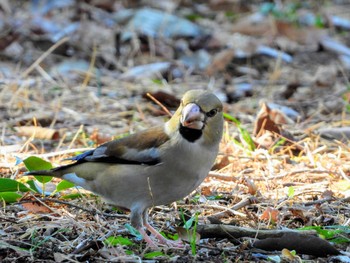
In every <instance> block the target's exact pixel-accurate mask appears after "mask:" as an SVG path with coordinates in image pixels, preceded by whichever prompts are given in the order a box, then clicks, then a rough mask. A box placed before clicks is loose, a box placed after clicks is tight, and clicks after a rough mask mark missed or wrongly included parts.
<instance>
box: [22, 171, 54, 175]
mask: <svg viewBox="0 0 350 263" xmlns="http://www.w3.org/2000/svg"><path fill="white" fill-rule="evenodd" d="M24 175H44V176H57V174H56V173H55V172H54V170H38V171H30V172H26V173H24Z"/></svg>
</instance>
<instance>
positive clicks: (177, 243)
mask: <svg viewBox="0 0 350 263" xmlns="http://www.w3.org/2000/svg"><path fill="white" fill-rule="evenodd" d="M146 227H147V229H148V230H149V231H150V232H151V233H152V234H153V235H154V237H155V238H156V239H157V241H155V240H153V239H152V238H151V237H150V236H149V235H147V233H146V231H145V230H144V229H143V228H140V229H138V230H139V232H140V234H141V235H142V236H143V238H144V240H145V241H146V242H147V244H149V245H150V247H152V248H153V249H159V247H164V246H167V247H169V248H184V247H185V246H184V244H183V243H182V242H181V240H169V239H167V238H165V237H163V236H162V235H161V234H160V233H159V232H158V231H157V230H155V229H154V228H153V227H152V226H150V225H148V226H146Z"/></svg>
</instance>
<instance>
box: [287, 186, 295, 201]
mask: <svg viewBox="0 0 350 263" xmlns="http://www.w3.org/2000/svg"><path fill="white" fill-rule="evenodd" d="M294 194H295V190H294V187H293V186H289V187H288V197H289V198H293V197H294Z"/></svg>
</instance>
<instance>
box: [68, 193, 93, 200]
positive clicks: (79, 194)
mask: <svg viewBox="0 0 350 263" xmlns="http://www.w3.org/2000/svg"><path fill="white" fill-rule="evenodd" d="M84 196H88V195H86V194H81V193H74V194H68V195H64V196H62V198H63V199H77V198H82V197H84ZM89 196H90V195H89Z"/></svg>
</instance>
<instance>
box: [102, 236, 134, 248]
mask: <svg viewBox="0 0 350 263" xmlns="http://www.w3.org/2000/svg"><path fill="white" fill-rule="evenodd" d="M103 243H105V244H106V245H109V246H113V247H115V246H117V245H122V246H131V245H134V242H132V241H131V240H130V239H128V238H125V237H121V236H110V237H109V238H107V239H105V240H104V241H103Z"/></svg>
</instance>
